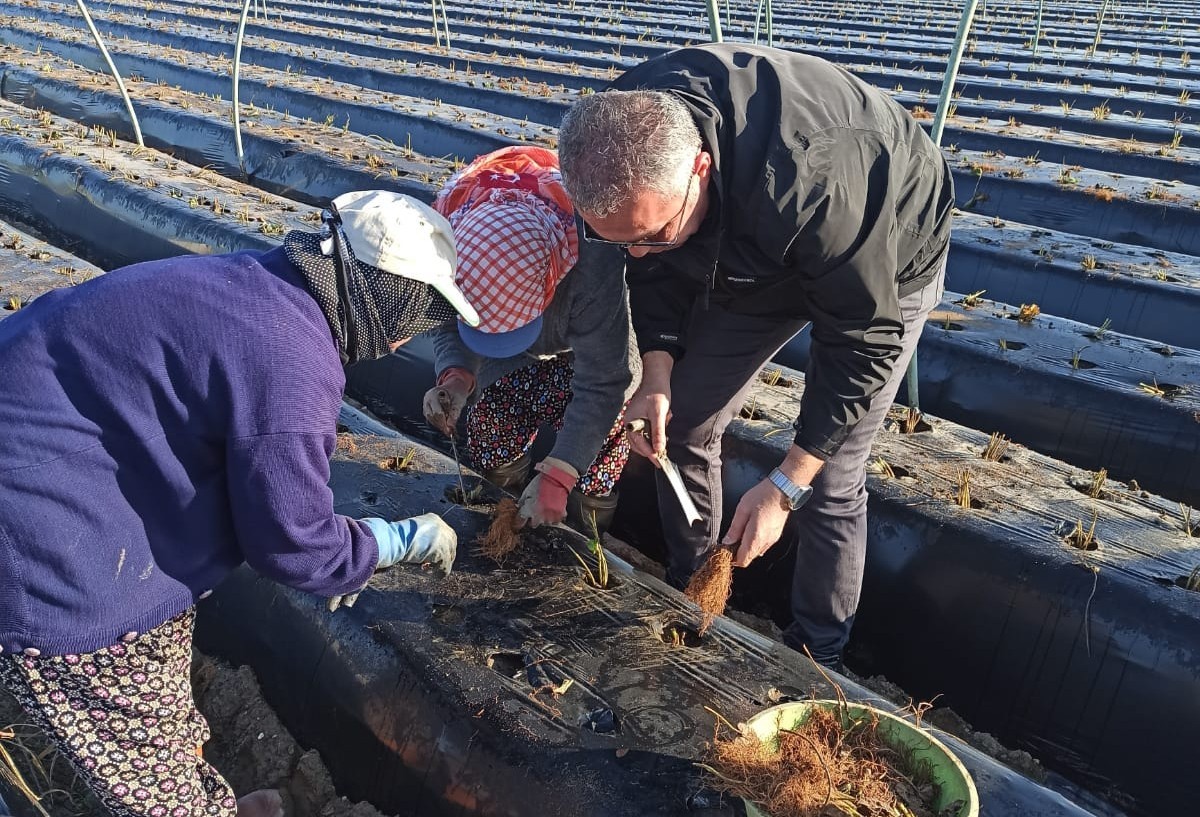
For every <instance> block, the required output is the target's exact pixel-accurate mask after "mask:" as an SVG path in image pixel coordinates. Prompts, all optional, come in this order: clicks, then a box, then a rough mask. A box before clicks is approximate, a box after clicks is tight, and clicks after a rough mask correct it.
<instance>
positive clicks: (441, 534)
mask: <svg viewBox="0 0 1200 817" xmlns="http://www.w3.org/2000/svg"><path fill="white" fill-rule="evenodd" d="M358 522H359V523H360V524H361V525H363V526H364V527H366V528H367V530H369V531H371V535H372V536H374V537H375V543H376V544H377V545H378V546H379V561H378V563H377V564H376V565H375V569H376V570H377V571H378V570H383V569H385V568H389V567H391V566H392V565H395V564H400V563H404V564H418V565H419V564H432V565H435V566H436V567H437V568H438V569H439V570H440V571H441V574H442V575H443V576H449V575H450V570H451V568H452V567H453V566H454V557H455V556H457V555H458V534H457V533H455V532H454V528H452V527H450V526H449V525H447V524H446V522H445V520H444V519H442V518H441V517H440V516H438V515H437V514H436V513H425V514H421V515H420V516H414V517H412V518H411V519H401V520H400V521H399V522H388V521H387V520H384V519H379V518H377V517H370V518H367V519H359V520H358ZM361 592H362V591H361V590H360V591H359V593H361ZM359 593H347V594H345V595H344V596H334V597H333V598H331V599H330V600H329V612H331V613H332V612H333V611H335V610H337V609H338V607H353V606H354V602H356V601H357V600H358V595H359Z"/></svg>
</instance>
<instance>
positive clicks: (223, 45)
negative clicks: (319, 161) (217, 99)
mask: <svg viewBox="0 0 1200 817" xmlns="http://www.w3.org/2000/svg"><path fill="white" fill-rule="evenodd" d="M3 5H6V4H5V3H3V0H0V6H3ZM22 11H25V12H26V13H27V12H28V10H22ZM28 16H31V17H32V18H33V19H36V20H40V21H43V22H52V23H56V24H61V25H65V26H69V27H73V28H79V27H81V22H82V21H81V20H80V18H79V16H78V15H76V14H74V13H58V12H55V11H52V10H50V9H46V8H38V9H35V10H33V14H32V15H28ZM97 25H98V27H99V28H100V30H101V32H102V33H104V34H105V35H106V36H108V37H110V38H111V39H113V40H120V39H121V38H122V37H126V36H127V37H129V38H130V39H132V40H135V41H137V42H141V43H146V44H150V45H155V46H163V47H170V48H178V49H182V50H184V51H187V52H189V53H193V54H211V55H214V56H217V55H220V56H226V55H228V54H229V53H230V50H231V48H230V42H229V40H226V39H225V38H224V37H220V38H218V37H216V36H214V35H215V34H216V30H215V29H214V30H213V31H204V30H203V29H202V28H200V27H197V28H195V29H194V30H192V31H193V32H194V36H189V35H185V34H176V33H173V32H169V31H157V30H155V29H152V28H147V27H145V26H137V25H131V24H127V23H120V22H113V21H107V20H105V21H101V22H98V23H97ZM182 30H189V29H182ZM227 36H228V35H226V37H227ZM4 39H5V40H6V41H10V42H13V43H14V44H18V43H16V42H15V41H13V40H9V35H8V34H5V35H4ZM301 39H303V38H301ZM307 39H308V43H307V44H308V46H309V47H310V48H312V49H319V48H322V47H324V43H323V42H322V40H321V39H320V38H319V37H316V36H310V37H309V38H307ZM47 46H49V43H47ZM53 50H54V51H55V53H58V48H57V45H55V47H54V49H53ZM329 56H330V57H334V56H336V53H334V52H331V53H330V54H329ZM394 58H395V54H392V55H390V57H389V59H394ZM125 59H127V55H120V59H118V58H117V56H114V60H116V61H117V62H118V65H120V63H121V62H122V61H123V60H125ZM242 60H243V63H244V64H246V65H258V66H261V67H263V68H272V69H275V70H278V71H285V70H288V71H294V72H302V73H307V74H311V75H313V76H320V77H327V78H329V79H331V80H334V81H336V82H345V83H349V84H353V85H359V86H361V87H363V88H372V89H375V90H378V91H383V92H386V93H393V94H401V95H404V96H410V97H414V98H419V99H440V100H442V101H443V102H445V103H446V104H450V105H462V106H464V107H468V108H476V109H478V110H485V111H493V112H495V113H500V114H503V113H505V112H504V110H503V108H505V107H506V106H509V107H511V108H512V113H511V115H512V116H513V117H514V118H519V117H520V116H528V118H529V119H530V121H533V122H541V123H544V124H553V125H557V124H558V121H559V120H560V119H561V118H562V114H563V110H564V107H565V106H564V104H563V103H562V102H559V101H552V100H547V99H541V98H539V97H531V96H530V95H528V94H520V93H517V92H515V91H513V92H508V91H500V90H493V89H489V88H485V87H484V86H483V83H478V84H476V85H474V86H472V85H468V84H466V83H459V82H450V81H448V80H445V79H440V78H436V77H429V76H422V75H420V74H418V73H416V72H414V71H411V70H409V71H403V70H399V71H398V70H395V68H392V69H390V70H384V69H382V68H380V67H363V66H357V65H353V64H350V63H348V62H333V61H327V60H324V59H320V58H313V57H307V56H303V55H298V54H291V53H288V52H287V51H284V50H283V49H279V50H278V51H276V50H272V49H266V48H258V47H257V46H255V45H253V44H251V43H246V44H244V45H243V46H242ZM230 88H231V85H230V84H229V82H228V81H227V84H226V88H225V90H224V92H225V93H229V92H230ZM327 102H330V103H331V102H333V100H327ZM293 113H295V111H293Z"/></svg>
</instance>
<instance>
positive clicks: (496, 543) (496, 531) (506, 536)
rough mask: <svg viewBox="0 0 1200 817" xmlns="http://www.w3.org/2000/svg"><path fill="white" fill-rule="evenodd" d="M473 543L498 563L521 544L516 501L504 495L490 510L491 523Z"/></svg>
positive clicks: (519, 520)
mask: <svg viewBox="0 0 1200 817" xmlns="http://www.w3.org/2000/svg"><path fill="white" fill-rule="evenodd" d="M475 543H476V544H477V545H479V552H480V553H482V554H483V555H484V556H486V557H487V558H489V559H491V560H492V561H493V562H496V563H497V564H499V563H500V562H503V561H504V559H505V557H507V556H508V555H509V554H510V553H512V552H513V551H514V550H516V549H517V546H518V545H520V544H521V519H520V517H519V516H518V515H517V503H516V502H515V501H514V500H513V499H512V498H511V497H507V496H506V497H504V498H503V499H501V500H500V502H499V504H497V505H496V510H495V511H493V512H492V524H491V525H490V526H488V529H487V532H486V533H484V534H483V535H481V536H479V537H478V538H477V539H476V540H475Z"/></svg>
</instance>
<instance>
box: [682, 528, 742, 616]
mask: <svg viewBox="0 0 1200 817" xmlns="http://www.w3.org/2000/svg"><path fill="white" fill-rule="evenodd" d="M732 590H733V551H731V550H730V549H729V548H727V547H722V546H718V547H716V548H714V549H713V551H712V553H711V554H709V557H708V559H707V560H706V561H705V562H704V564H703V566H701V568H700V569H699V570H697V571H696V572H695V574H693V575H692V578H691V581H689V582H688V585H687V589H685V590H684V591H683V594H684V595H685V596H687V597H688V598H689V599H691V600H692V601H693V602H695V604H696V606H697V607H699V608H700V613H701V615H702V616H703V618H702V619H701V621H700V635H704V633H705V632H707V631H708V628H709V627H711V626H712V623H713V621H714V620H715V619H716V617H717V616H719V615H722V614H723V613H724V612H725V603H726V602H728V601H729V594H730V592H731V591H732Z"/></svg>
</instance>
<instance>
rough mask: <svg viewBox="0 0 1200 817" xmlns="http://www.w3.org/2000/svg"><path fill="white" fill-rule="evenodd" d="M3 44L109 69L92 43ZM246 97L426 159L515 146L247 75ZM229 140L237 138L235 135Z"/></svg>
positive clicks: (157, 62)
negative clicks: (346, 127) (407, 147)
mask: <svg viewBox="0 0 1200 817" xmlns="http://www.w3.org/2000/svg"><path fill="white" fill-rule="evenodd" d="M0 42H5V43H9V44H11V45H14V46H17V47H19V48H23V49H26V50H29V51H32V50H35V49H39V48H40V49H43V50H46V51H50V52H51V53H54V54H56V55H58V56H60V57H62V58H63V59H68V60H71V61H73V62H76V63H79V64H80V65H82V66H84V67H86V68H89V69H91V70H94V71H104V70H105V66H104V61H103V59H101V57H100V56H98V55H97V53H96V51H95V49H94V48H92V47H91V46H90V44H89V45H80V44H75V43H68V42H62V41H58V40H51V39H48V38H46V37H43V36H40V35H36V34H31V33H29V32H25V31H18V30H16V29H0ZM113 59H114V60H115V61H116V63H117V65H118V67H119V68H120V70H121V71H122V72H124V73H127V74H138V75H139V76H142V77H144V78H146V79H148V80H151V81H155V82H158V81H161V82H165V83H168V84H170V85H179V86H180V87H182V88H185V89H187V90H189V91H192V92H194V93H207V94H219V95H227V94H229V93H230V88H231V85H230V80H229V77H228V76H227V75H225V74H223V73H220V72H217V71H215V70H207V71H201V70H199V69H195V68H191V67H188V66H186V65H180V64H179V63H177V62H172V61H171V60H168V59H158V58H152V57H146V56H140V55H138V54H132V53H120V54H114V55H113ZM240 96H241V101H242V103H243V104H246V105H251V104H252V105H256V106H258V107H259V108H263V109H266V110H280V111H288V112H289V113H290V114H291V115H292V116H298V117H301V118H305V119H312V120H314V121H317V122H320V121H323V120H324V119H325V118H326V117H327V116H329V115H330V114H332V115H334V116H335V118H336V120H337V121H338V122H344V121H346V120H347V119H348V120H350V121H351V122H352V123H353V127H354V130H355V131H356V132H358V133H370V134H376V135H378V136H381V137H383V138H384V139H388V140H390V141H392V142H394V143H396V144H405V143H406V142H409V141H411V144H412V147H413V149H414V150H416V151H417V152H418V153H424V154H426V155H435V156H443V155H458V156H476V155H478V154H480V153H487V152H488V151H492V150H496V149H497V148H500V147H504V146H505V145H508V144H510V143H511V140H510V139H504V138H502V137H500V136H497V135H496V134H493V133H488V132H486V131H479V130H474V129H472V128H470V127H461V128H454V127H451V126H448V125H447V124H446V123H444V122H440V121H438V120H436V119H434V118H431V117H425V116H403V115H401V114H400V113H399V112H398V111H396V110H390V109H381V108H378V107H376V106H373V105H367V104H361V103H356V102H348V101H346V100H344V99H334V98H330V97H324V98H322V97H320V96H318V95H316V94H313V93H309V92H306V91H302V90H294V89H291V88H285V87H282V86H281V85H274V84H270V83H266V82H259V81H256V80H254V79H253V78H251V77H247V76H243V77H242V78H241V91H240ZM126 127H128V126H126ZM229 138H230V139H232V134H231V135H230V137H229Z"/></svg>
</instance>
